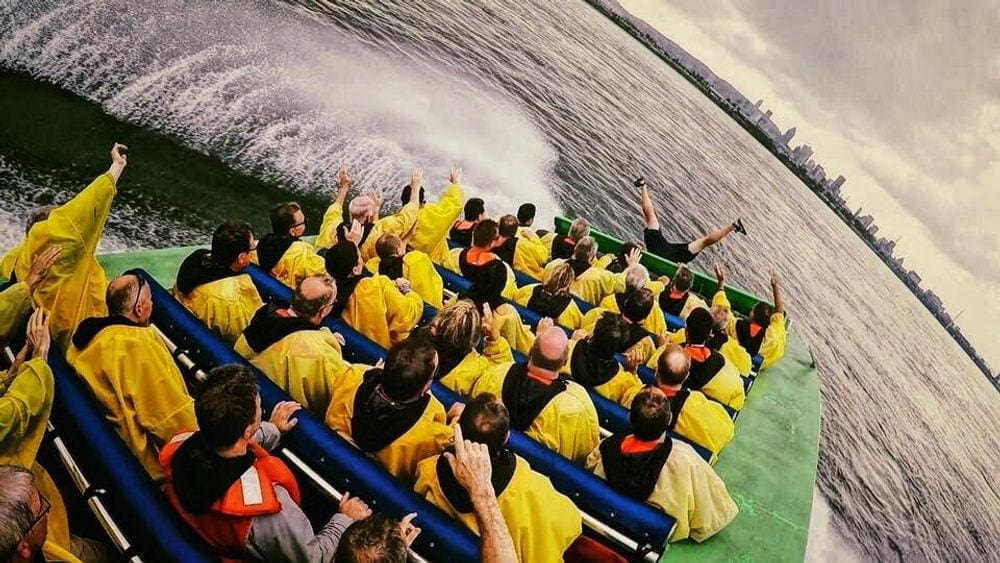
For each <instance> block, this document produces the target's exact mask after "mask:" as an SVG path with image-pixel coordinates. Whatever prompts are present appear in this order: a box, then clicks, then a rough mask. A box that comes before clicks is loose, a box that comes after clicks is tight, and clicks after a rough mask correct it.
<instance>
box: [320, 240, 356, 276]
mask: <svg viewBox="0 0 1000 563" xmlns="http://www.w3.org/2000/svg"><path fill="white" fill-rule="evenodd" d="M360 259H361V254H360V253H359V252H358V247H357V246H355V244H354V243H353V242H351V241H349V240H342V241H339V242H338V243H337V244H335V245H333V246H331V247H330V249H329V250H327V251H326V258H325V260H326V271H327V273H328V274H330V275H331V276H333V277H334V279H338V280H344V279H347V278H348V277H350V275H351V272H352V271H353V270H354V268H355V267H357V265H358V260H360Z"/></svg>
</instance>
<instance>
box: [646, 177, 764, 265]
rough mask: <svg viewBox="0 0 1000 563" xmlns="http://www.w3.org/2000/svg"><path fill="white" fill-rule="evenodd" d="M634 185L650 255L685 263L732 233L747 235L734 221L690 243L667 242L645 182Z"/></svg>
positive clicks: (738, 222)
mask: <svg viewBox="0 0 1000 563" xmlns="http://www.w3.org/2000/svg"><path fill="white" fill-rule="evenodd" d="M636 185H637V187H639V188H641V192H640V203H641V205H642V217H643V220H644V221H645V229H644V230H643V233H642V235H643V240H644V241H645V242H646V251H647V252H649V253H651V254H655V255H657V256H659V257H661V258H664V259H666V260H670V261H672V262H678V263H680V262H685V263H687V262H691V261H692V260H694V259H695V258H696V257H697V256H698V253H700V252H701V251H702V250H705V249H706V248H708V247H710V246H712V245H713V244H716V243H717V242H719V241H721V240H722V239H724V238H726V236H727V235H729V233H731V232H733V231H736V232H738V233H740V234H741V235H746V234H747V231H746V229H744V228H743V221H742V220H741V219H736V221H734V222H733V224H732V225H729V226H727V227H722V228H720V229H716V230H714V231H712V232H711V233H709V234H707V235H705V236H703V237H701V238H697V239H695V240H693V241H691V242H687V243H684V242H681V243H675V242H667V239H666V238H665V237H664V236H663V231H661V230H660V221H659V219H657V217H656V209H655V208H654V207H653V201H652V200H651V199H649V190H648V189H647V188H646V182H645V181H644V180H643V179H642V178H639V179H638V180H636Z"/></svg>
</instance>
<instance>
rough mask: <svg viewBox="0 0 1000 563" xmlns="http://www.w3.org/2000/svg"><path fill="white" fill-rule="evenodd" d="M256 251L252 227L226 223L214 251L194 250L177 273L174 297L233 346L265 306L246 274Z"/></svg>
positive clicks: (214, 242) (219, 230)
mask: <svg viewBox="0 0 1000 563" xmlns="http://www.w3.org/2000/svg"><path fill="white" fill-rule="evenodd" d="M256 249H257V243H256V241H255V240H254V235H253V230H252V229H251V228H250V225H249V224H247V223H245V222H243V221H226V222H225V223H223V224H221V225H219V226H218V227H217V228H216V229H215V232H214V233H213V234H212V248H211V250H206V249H203V248H202V249H198V250H195V251H194V252H192V253H191V255H190V256H188V257H187V258H185V259H184V261H183V262H181V266H180V268H178V270H177V281H176V282H175V283H174V288H173V294H174V297H175V298H177V300H178V301H180V303H181V304H182V305H184V306H185V307H187V309H188V310H189V311H191V313H192V314H194V316H195V317H198V318H199V319H200V320H201V322H203V323H205V326H206V327H208V329H209V330H211V331H212V332H214V333H216V334H217V335H219V336H220V337H221V338H222V340H224V341H225V342H226V344H229V345H230V346H232V345H233V344H234V343H236V340H237V339H239V337H240V335H241V334H243V329H245V328H246V326H247V325H248V324H250V319H251V318H253V315H254V312H255V311H257V309H260V308H261V307H262V306H263V305H264V302H263V301H262V300H261V298H260V294H258V293H257V288H256V287H255V286H254V284H253V280H251V279H250V275H249V274H247V273H246V268H247V266H249V265H250V263H251V262H252V256H253V253H254V251H255V250H256Z"/></svg>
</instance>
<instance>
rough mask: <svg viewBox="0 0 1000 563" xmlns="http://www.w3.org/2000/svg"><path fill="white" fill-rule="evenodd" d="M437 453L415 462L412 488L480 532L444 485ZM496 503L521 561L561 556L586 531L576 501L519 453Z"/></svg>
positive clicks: (470, 513) (473, 515) (473, 529)
mask: <svg viewBox="0 0 1000 563" xmlns="http://www.w3.org/2000/svg"><path fill="white" fill-rule="evenodd" d="M438 458H439V456H434V457H431V458H427V459H425V460H423V461H421V462H420V463H419V464H418V465H417V483H416V485H415V486H414V491H416V493H417V494H418V495H420V496H422V497H424V498H426V499H427V500H429V501H430V502H431V504H434V505H435V506H438V507H439V508H441V509H442V510H444V512H445V513H447V514H448V515H450V516H451V517H453V518H457V519H459V520H460V521H461V522H462V523H463V524H465V525H466V527H468V528H469V529H470V530H472V531H473V533H475V534H477V535H479V525H478V524H477V522H476V517H475V514H474V513H473V512H459V511H458V510H456V509H455V507H454V506H452V504H451V502H449V500H448V497H447V496H446V495H445V493H444V491H443V490H442V489H441V482H440V480H439V478H438V474H437V469H436V468H437V462H438ZM497 504H498V505H499V507H500V514H502V515H503V519H504V522H506V523H507V529H508V530H509V531H510V535H511V539H512V540H513V541H514V550H515V552H516V554H517V560H518V561H523V562H529V561H562V559H563V553H564V552H565V551H566V549H567V548H569V546H570V544H572V543H573V541H574V540H576V538H577V537H579V536H580V533H581V532H582V531H583V528H582V526H583V521H582V520H581V518H580V511H579V510H577V508H576V506H575V505H574V504H573V502H572V501H571V500H569V498H567V497H566V496H565V495H563V494H562V493H560V492H558V491H556V490H555V488H554V487H553V486H552V482H551V481H549V479H548V477H546V476H544V475H542V474H541V473H538V472H537V471H534V470H533V469H531V466H530V465H528V462H527V461H525V460H523V459H521V458H520V457H516V466H515V468H514V475H513V476H512V477H511V479H510V482H509V483H508V484H507V486H506V487H505V488H504V489H503V491H501V492H500V493H499V494H498V495H497Z"/></svg>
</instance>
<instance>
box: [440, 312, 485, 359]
mask: <svg viewBox="0 0 1000 563" xmlns="http://www.w3.org/2000/svg"><path fill="white" fill-rule="evenodd" d="M432 326H433V327H434V329H435V332H434V335H435V340H437V342H438V343H440V344H443V345H445V346H447V347H448V348H451V349H452V350H454V351H455V352H459V353H463V354H468V353H469V351H470V350H472V349H473V348H474V347H475V346H476V343H477V342H479V339H480V338H481V337H482V333H483V329H482V326H481V319H480V316H479V309H478V308H477V307H476V304H475V303H473V302H472V301H470V300H468V299H460V300H458V301H455V302H454V303H450V304H448V305H445V306H444V307H443V308H442V309H441V310H440V311H438V314H437V316H436V317H434V321H433V323H432Z"/></svg>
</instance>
